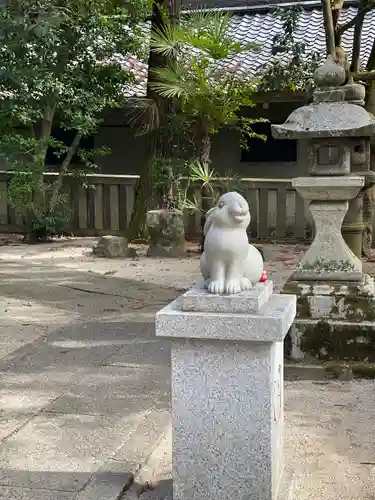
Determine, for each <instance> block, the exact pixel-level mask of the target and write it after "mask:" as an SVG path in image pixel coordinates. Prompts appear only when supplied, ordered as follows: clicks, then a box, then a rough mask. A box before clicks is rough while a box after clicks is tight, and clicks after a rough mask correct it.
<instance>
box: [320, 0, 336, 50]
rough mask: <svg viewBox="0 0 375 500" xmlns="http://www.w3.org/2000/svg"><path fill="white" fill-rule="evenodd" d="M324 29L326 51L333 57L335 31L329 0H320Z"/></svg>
mask: <svg viewBox="0 0 375 500" xmlns="http://www.w3.org/2000/svg"><path fill="white" fill-rule="evenodd" d="M322 7H323V17H324V30H325V32H326V45H327V53H328V54H330V55H331V56H332V57H333V58H334V57H335V32H334V27H333V19H332V10H331V4H330V0H322Z"/></svg>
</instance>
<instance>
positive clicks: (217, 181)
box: [177, 159, 244, 214]
mask: <svg viewBox="0 0 375 500" xmlns="http://www.w3.org/2000/svg"><path fill="white" fill-rule="evenodd" d="M196 187H199V189H200V191H201V195H202V193H204V194H205V200H206V202H208V205H209V206H208V207H207V206H206V207H205V208H204V207H203V204H202V198H201V197H200V198H199V199H198V198H197V196H196V194H195V190H194V188H196ZM229 191H237V192H239V193H241V192H243V191H244V189H243V185H242V184H241V180H240V179H239V177H238V175H237V174H235V173H233V172H232V171H230V170H228V171H227V172H225V175H224V177H220V176H219V175H218V173H217V172H216V171H215V170H214V169H213V168H212V167H211V165H210V164H209V163H204V162H201V161H200V160H198V159H196V160H194V161H192V162H190V163H188V164H187V169H186V177H184V178H181V179H180V182H179V191H178V207H177V208H179V209H180V210H186V211H188V212H189V213H197V212H198V213H200V214H204V212H205V211H206V210H207V209H208V208H211V207H212V206H214V205H215V203H217V201H218V199H219V198H220V196H221V195H222V194H223V193H227V192H229ZM206 205H207V203H206Z"/></svg>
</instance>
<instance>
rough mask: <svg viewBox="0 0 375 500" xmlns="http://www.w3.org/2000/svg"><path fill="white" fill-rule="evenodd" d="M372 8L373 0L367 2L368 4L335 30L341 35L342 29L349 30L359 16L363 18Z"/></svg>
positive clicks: (374, 3)
mask: <svg viewBox="0 0 375 500" xmlns="http://www.w3.org/2000/svg"><path fill="white" fill-rule="evenodd" d="M372 9H375V2H374V1H373V2H371V3H369V5H367V6H366V7H364V8H363V9H361V10H360V11H359V12H358V14H357V15H356V16H354V17H353V19H351V20H350V21H348V22H347V23H345V24H342V25H341V26H338V27H337V31H338V32H339V33H340V35H342V34H343V33H344V31H347V30H350V28H353V27H354V26H356V24H357V23H358V21H359V20H360V19H361V18H364V17H365V15H366V14H368V13H369V12H370V10H372Z"/></svg>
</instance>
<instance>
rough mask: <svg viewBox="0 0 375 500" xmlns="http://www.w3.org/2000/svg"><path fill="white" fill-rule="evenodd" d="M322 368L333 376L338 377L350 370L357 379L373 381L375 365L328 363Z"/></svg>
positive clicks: (361, 362) (364, 362)
mask: <svg viewBox="0 0 375 500" xmlns="http://www.w3.org/2000/svg"><path fill="white" fill-rule="evenodd" d="M324 367H325V369H326V370H327V371H329V372H332V373H334V374H335V375H340V374H341V373H343V372H344V371H346V370H348V369H350V370H351V371H352V373H353V375H354V376H355V377H357V378H370V379H375V363H368V362H366V361H359V362H358V361H357V362H350V361H349V362H348V361H346V362H344V361H330V362H328V363H325V364H324Z"/></svg>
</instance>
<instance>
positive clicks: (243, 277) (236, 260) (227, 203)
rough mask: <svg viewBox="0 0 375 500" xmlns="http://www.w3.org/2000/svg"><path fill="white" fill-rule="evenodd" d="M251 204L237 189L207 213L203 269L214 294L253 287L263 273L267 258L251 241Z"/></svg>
mask: <svg viewBox="0 0 375 500" xmlns="http://www.w3.org/2000/svg"><path fill="white" fill-rule="evenodd" d="M249 224H250V212H249V205H248V204H247V201H246V200H245V198H244V197H243V196H241V195H240V194H239V193H236V192H230V193H225V194H224V195H223V196H222V197H221V198H220V199H219V201H218V203H217V205H216V206H215V207H213V208H211V210H209V211H208V212H207V215H206V223H205V225H204V229H203V232H204V236H205V240H204V252H203V254H202V255H201V262H200V265H201V272H202V275H203V278H204V280H205V288H206V289H207V291H208V292H209V293H212V294H223V293H225V294H236V293H240V292H242V291H245V290H249V289H250V288H251V287H252V286H253V285H255V284H256V283H258V282H259V281H260V280H261V278H262V274H263V258H262V255H261V254H260V252H259V250H258V249H257V248H255V247H254V246H253V245H250V244H249V240H248V237H247V233H246V229H247V227H248V225H249Z"/></svg>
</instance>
